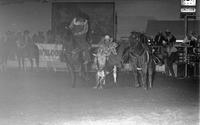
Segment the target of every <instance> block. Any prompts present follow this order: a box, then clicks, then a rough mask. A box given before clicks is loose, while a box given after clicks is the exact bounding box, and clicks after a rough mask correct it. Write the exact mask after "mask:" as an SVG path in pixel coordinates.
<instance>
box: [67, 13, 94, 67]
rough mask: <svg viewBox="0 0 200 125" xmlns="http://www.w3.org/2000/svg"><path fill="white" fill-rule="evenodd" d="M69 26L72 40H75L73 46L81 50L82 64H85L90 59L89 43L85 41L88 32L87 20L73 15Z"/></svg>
mask: <svg viewBox="0 0 200 125" xmlns="http://www.w3.org/2000/svg"><path fill="white" fill-rule="evenodd" d="M69 28H70V29H71V31H72V34H73V40H74V42H75V44H76V45H75V46H76V47H77V48H78V49H81V51H82V57H83V60H84V64H87V63H88V62H89V61H90V60H91V59H90V53H89V48H90V45H89V43H88V41H87V39H86V38H87V32H88V20H87V19H84V18H83V17H75V18H74V19H73V20H72V22H71V24H70V25H69Z"/></svg>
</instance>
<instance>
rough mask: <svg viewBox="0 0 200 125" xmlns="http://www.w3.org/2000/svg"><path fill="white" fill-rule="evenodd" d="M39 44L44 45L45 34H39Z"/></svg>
mask: <svg viewBox="0 0 200 125" xmlns="http://www.w3.org/2000/svg"><path fill="white" fill-rule="evenodd" d="M38 42H39V43H44V42H45V36H44V33H43V32H38Z"/></svg>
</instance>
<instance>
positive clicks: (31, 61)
mask: <svg viewBox="0 0 200 125" xmlns="http://www.w3.org/2000/svg"><path fill="white" fill-rule="evenodd" d="M29 61H30V63H31V71H33V59H32V58H29Z"/></svg>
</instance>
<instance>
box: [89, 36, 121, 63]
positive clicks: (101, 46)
mask: <svg viewBox="0 0 200 125" xmlns="http://www.w3.org/2000/svg"><path fill="white" fill-rule="evenodd" d="M92 47H97V48H98V49H97V54H101V55H104V56H106V60H107V61H108V62H109V63H110V64H112V59H110V58H109V57H110V56H112V55H117V52H116V47H117V43H115V42H113V38H111V37H110V36H109V35H105V36H104V37H103V38H102V39H101V41H100V42H99V43H98V44H92ZM96 62H97V60H96V58H95V60H94V64H96Z"/></svg>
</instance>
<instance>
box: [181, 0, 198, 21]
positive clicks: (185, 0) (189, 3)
mask: <svg viewBox="0 0 200 125" xmlns="http://www.w3.org/2000/svg"><path fill="white" fill-rule="evenodd" d="M196 5H197V0H181V8H180V17H181V18H184V17H185V16H187V17H189V18H196V11H197V10H196Z"/></svg>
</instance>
